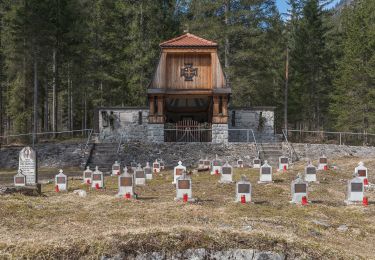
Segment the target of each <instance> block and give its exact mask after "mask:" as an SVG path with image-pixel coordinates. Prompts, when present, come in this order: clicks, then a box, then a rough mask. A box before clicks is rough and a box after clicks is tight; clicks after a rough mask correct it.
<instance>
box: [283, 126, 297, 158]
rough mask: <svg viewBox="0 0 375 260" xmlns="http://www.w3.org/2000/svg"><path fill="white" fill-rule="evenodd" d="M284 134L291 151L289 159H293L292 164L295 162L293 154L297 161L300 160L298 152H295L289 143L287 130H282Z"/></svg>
mask: <svg viewBox="0 0 375 260" xmlns="http://www.w3.org/2000/svg"><path fill="white" fill-rule="evenodd" d="M282 132H283V136H284V139H285V142H286V144H287V146H288V151H289V155H288V157H289V158H290V159H291V162H293V154H294V155H295V157H296V160H297V161H298V159H299V158H298V155H297V153H296V151H295V150H294V148H293V146H292V145H291V144H290V143H289V141H288V134H287V132H286V130H285V129H282Z"/></svg>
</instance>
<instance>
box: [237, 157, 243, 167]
mask: <svg viewBox="0 0 375 260" xmlns="http://www.w3.org/2000/svg"><path fill="white" fill-rule="evenodd" d="M237 167H238V168H243V160H242V159H241V158H240V159H238V160H237Z"/></svg>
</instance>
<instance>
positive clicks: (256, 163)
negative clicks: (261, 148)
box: [253, 158, 262, 169]
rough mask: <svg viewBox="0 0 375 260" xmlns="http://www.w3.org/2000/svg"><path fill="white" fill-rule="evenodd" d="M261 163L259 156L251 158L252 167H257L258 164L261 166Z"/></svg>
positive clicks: (258, 166)
mask: <svg viewBox="0 0 375 260" xmlns="http://www.w3.org/2000/svg"><path fill="white" fill-rule="evenodd" d="M261 164H262V162H261V160H260V159H259V158H255V159H254V160H253V168H254V169H259V168H260V166H261Z"/></svg>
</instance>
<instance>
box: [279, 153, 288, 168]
mask: <svg viewBox="0 0 375 260" xmlns="http://www.w3.org/2000/svg"><path fill="white" fill-rule="evenodd" d="M288 168H289V158H288V157H286V156H280V157H279V171H283V170H284V169H285V170H288Z"/></svg>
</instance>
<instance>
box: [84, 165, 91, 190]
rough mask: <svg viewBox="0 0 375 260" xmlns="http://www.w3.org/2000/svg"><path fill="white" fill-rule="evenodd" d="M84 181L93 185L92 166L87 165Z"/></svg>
mask: <svg viewBox="0 0 375 260" xmlns="http://www.w3.org/2000/svg"><path fill="white" fill-rule="evenodd" d="M83 183H85V184H87V185H91V183H92V170H90V166H87V168H86V170H85V171H84V172H83Z"/></svg>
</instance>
